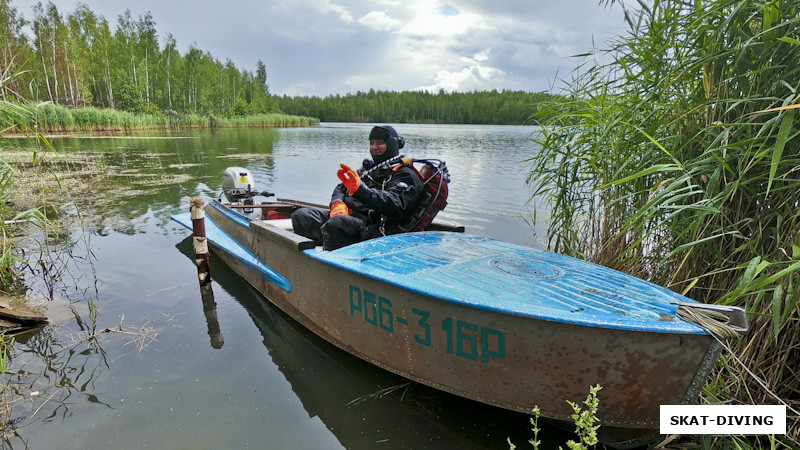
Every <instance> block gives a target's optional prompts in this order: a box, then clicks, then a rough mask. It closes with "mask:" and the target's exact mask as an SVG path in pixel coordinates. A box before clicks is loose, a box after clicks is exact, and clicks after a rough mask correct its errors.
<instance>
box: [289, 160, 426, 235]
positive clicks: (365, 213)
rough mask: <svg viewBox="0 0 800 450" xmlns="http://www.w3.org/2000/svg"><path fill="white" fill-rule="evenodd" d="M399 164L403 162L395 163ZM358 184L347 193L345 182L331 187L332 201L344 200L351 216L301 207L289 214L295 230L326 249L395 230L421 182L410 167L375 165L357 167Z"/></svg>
mask: <svg viewBox="0 0 800 450" xmlns="http://www.w3.org/2000/svg"><path fill="white" fill-rule="evenodd" d="M398 164H402V163H398ZM358 172H359V176H360V177H361V186H359V188H358V190H357V191H356V192H354V193H353V195H352V196H351V195H349V194H348V193H347V188H346V187H345V186H344V184H341V183H340V184H339V185H337V186H336V188H334V190H333V195H332V196H331V204H333V203H334V202H337V201H342V202H344V203H345V204H346V205H347V207H348V208H349V209H350V215H349V216H348V215H344V214H342V215H338V216H334V217H332V218H331V217H330V211H327V210H320V209H314V208H302V209H299V210H297V211H295V212H294V213H293V214H292V226H293V228H294V232H295V233H297V234H299V235H301V236H305V237H307V238H309V239H313V240H315V241H316V242H317V243H318V244H322V246H323V249H325V250H335V249H337V248H340V247H344V246H346V245H350V244H354V243H356V242H361V241H364V240H367V239H372V238H375V237H378V236H381V235H384V234H387V235H388V234H393V233H397V232H398V228H397V227H398V225H399V224H401V223H403V221H404V219H406V216H407V215H408V213H409V212H410V211H411V209H412V208H413V206H414V205H415V204H416V201H417V199H418V198H419V194H420V192H422V189H423V182H422V180H421V179H420V177H419V174H418V173H417V171H416V170H415V169H413V168H411V167H406V166H400V167H399V168H397V169H395V168H394V167H392V166H390V165H378V166H376V167H375V168H374V169H372V170H369V171H367V170H364V169H360V170H359V171H358Z"/></svg>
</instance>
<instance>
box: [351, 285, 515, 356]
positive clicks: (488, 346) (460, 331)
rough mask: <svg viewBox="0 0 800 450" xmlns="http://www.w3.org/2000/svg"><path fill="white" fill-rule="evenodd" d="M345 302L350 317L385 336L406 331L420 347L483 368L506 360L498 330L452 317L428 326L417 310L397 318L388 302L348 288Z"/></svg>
mask: <svg viewBox="0 0 800 450" xmlns="http://www.w3.org/2000/svg"><path fill="white" fill-rule="evenodd" d="M349 301H350V316H351V317H353V318H357V319H358V320H363V322H364V323H365V324H368V325H371V326H374V327H377V328H379V329H381V330H384V331H386V332H388V333H394V332H395V330H397V329H399V328H400V327H403V328H408V329H409V331H411V332H413V333H414V341H415V342H416V343H417V344H419V345H421V346H423V347H430V348H433V347H437V346H443V347H444V349H445V351H447V353H450V354H454V355H456V356H458V357H461V358H466V359H469V360H472V361H480V362H481V363H484V364H488V363H489V361H491V360H492V358H498V359H504V358H505V357H506V335H505V333H504V332H502V331H501V330H496V329H494V328H489V327H485V326H481V325H478V324H474V323H471V322H468V321H465V320H460V319H458V318H454V317H445V318H444V319H441V321H440V322H438V323H432V321H431V313H430V311H425V310H423V309H419V308H412V309H411V314H412V315H411V316H410V317H401V316H399V315H397V314H395V312H394V311H393V310H392V300H391V299H389V298H386V297H383V296H381V295H378V294H375V293H374V292H371V291H368V290H366V289H361V288H359V287H358V286H353V285H352V284H351V285H350V295H349Z"/></svg>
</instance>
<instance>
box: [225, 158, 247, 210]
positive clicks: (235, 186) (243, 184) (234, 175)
mask: <svg viewBox="0 0 800 450" xmlns="http://www.w3.org/2000/svg"><path fill="white" fill-rule="evenodd" d="M253 187H254V184H253V175H252V174H251V173H250V171H249V170H248V169H245V168H244V167H228V168H227V169H225V173H224V174H223V175H222V192H223V194H225V198H226V199H228V201H229V202H231V203H233V202H240V201H242V200H246V199H252V198H253V195H254V194H255V192H253Z"/></svg>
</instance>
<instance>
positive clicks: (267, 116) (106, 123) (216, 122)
mask: <svg viewBox="0 0 800 450" xmlns="http://www.w3.org/2000/svg"><path fill="white" fill-rule="evenodd" d="M23 108H25V109H27V110H28V116H29V117H30V120H31V122H30V123H31V124H30V126H29V127H27V128H29V129H30V130H32V131H34V132H37V133H72V132H98V133H100V132H124V131H148V130H170V129H197V128H272V127H306V126H313V125H318V124H319V119H317V118H314V117H305V116H293V115H288V114H282V113H260V114H251V115H246V116H232V117H224V116H215V115H211V114H206V115H200V114H178V113H176V112H166V113H160V112H158V113H151V114H148V113H134V112H130V111H119V110H115V109H110V108H93V107H87V108H66V107H64V106H60V105H53V104H49V103H45V104H40V105H35V106H27V107H23ZM3 128H4V129H7V130H8V131H7V132H6V133H4V134H8V133H15V134H26V133H24V129H19V128H17V126H15V125H14V124H4V125H3Z"/></svg>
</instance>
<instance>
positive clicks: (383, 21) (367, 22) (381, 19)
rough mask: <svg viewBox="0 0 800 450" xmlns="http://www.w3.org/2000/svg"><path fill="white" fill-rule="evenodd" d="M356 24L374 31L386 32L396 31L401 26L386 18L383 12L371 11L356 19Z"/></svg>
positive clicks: (394, 20)
mask: <svg viewBox="0 0 800 450" xmlns="http://www.w3.org/2000/svg"><path fill="white" fill-rule="evenodd" d="M358 23H360V24H361V25H364V26H366V27H369V28H372V29H373V30H376V31H386V32H390V31H393V30H396V29H397V28H400V26H401V25H402V24H403V23H402V22H401V21H399V20H397V19H393V18H391V17H389V16H387V15H386V13H385V12H383V11H371V12H370V13H368V14H367V15H365V16H364V17H362V18H360V19H358Z"/></svg>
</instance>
